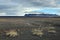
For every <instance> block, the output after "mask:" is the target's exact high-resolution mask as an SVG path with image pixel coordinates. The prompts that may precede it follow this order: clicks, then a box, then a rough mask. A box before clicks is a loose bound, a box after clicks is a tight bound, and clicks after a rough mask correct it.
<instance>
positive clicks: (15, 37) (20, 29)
mask: <svg viewBox="0 0 60 40" xmlns="http://www.w3.org/2000/svg"><path fill="white" fill-rule="evenodd" d="M0 40H60V18H0Z"/></svg>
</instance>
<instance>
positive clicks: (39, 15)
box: [25, 14, 58, 17]
mask: <svg viewBox="0 0 60 40" xmlns="http://www.w3.org/2000/svg"><path fill="white" fill-rule="evenodd" d="M25 16H26V17H58V15H56V14H25Z"/></svg>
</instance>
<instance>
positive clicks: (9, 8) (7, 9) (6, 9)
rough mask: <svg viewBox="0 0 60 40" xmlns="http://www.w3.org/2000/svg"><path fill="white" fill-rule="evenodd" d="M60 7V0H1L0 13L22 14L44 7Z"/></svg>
mask: <svg viewBox="0 0 60 40" xmlns="http://www.w3.org/2000/svg"><path fill="white" fill-rule="evenodd" d="M46 7H48V8H59V7H60V0H0V13H1V12H2V14H3V13H5V15H10V16H11V15H13V16H14V15H16V16H22V15H24V14H25V12H30V11H35V10H42V9H44V8H46Z"/></svg>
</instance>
